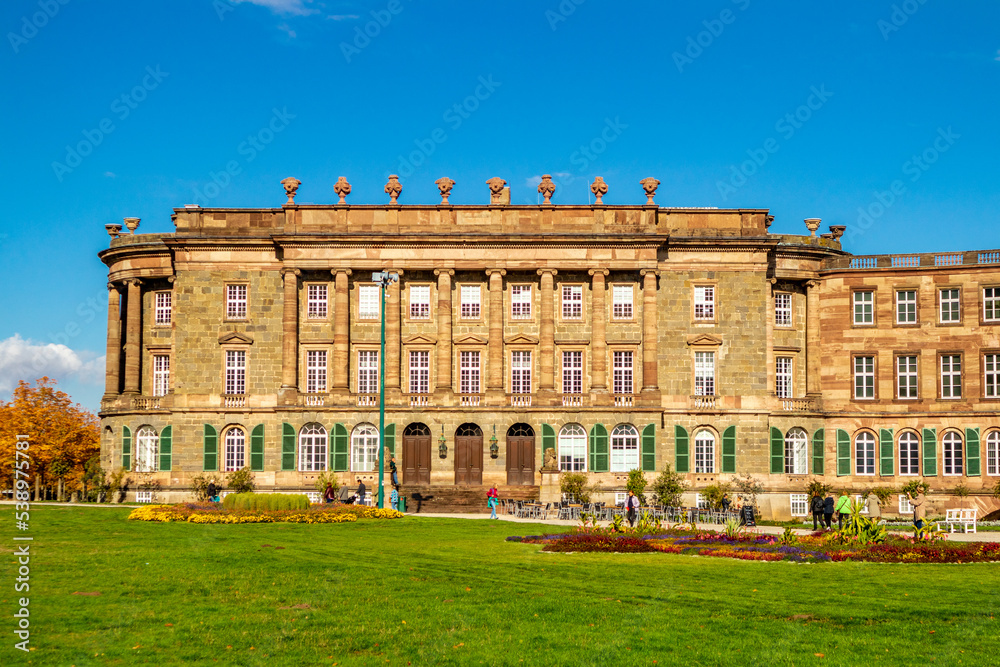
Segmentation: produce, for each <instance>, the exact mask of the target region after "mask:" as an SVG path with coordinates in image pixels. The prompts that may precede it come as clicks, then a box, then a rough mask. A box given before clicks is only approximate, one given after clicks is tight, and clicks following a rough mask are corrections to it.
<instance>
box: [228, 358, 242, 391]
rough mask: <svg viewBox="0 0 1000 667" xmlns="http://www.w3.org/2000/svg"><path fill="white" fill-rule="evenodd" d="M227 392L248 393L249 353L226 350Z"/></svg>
mask: <svg viewBox="0 0 1000 667" xmlns="http://www.w3.org/2000/svg"><path fill="white" fill-rule="evenodd" d="M226 393H227V394H245V393H247V353H246V352H244V351H243V350H226Z"/></svg>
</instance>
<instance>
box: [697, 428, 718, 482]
mask: <svg viewBox="0 0 1000 667" xmlns="http://www.w3.org/2000/svg"><path fill="white" fill-rule="evenodd" d="M694 471H695V473H701V474H709V475H710V474H714V473H715V434H714V433H712V432H711V431H709V430H708V429H702V430H700V431H698V432H697V433H695V434H694Z"/></svg>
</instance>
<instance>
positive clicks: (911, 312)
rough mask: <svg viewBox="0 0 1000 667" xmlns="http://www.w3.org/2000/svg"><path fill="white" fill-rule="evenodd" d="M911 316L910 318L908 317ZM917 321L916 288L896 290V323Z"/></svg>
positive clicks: (914, 322)
mask: <svg viewBox="0 0 1000 667" xmlns="http://www.w3.org/2000/svg"><path fill="white" fill-rule="evenodd" d="M911 317H912V319H910V318H911ZM916 323H917V290H915V289H901V290H896V324H916Z"/></svg>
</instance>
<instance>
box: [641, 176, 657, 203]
mask: <svg viewBox="0 0 1000 667" xmlns="http://www.w3.org/2000/svg"><path fill="white" fill-rule="evenodd" d="M639 185H641V186H642V189H643V191H644V192H645V193H646V206H656V202H655V201H653V195H655V194H656V188H658V187H660V182H659V181H658V180H656V179H655V178H653V177H652V176H649V177H648V178H644V179H642V180H641V181H639Z"/></svg>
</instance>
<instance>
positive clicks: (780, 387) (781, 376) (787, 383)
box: [774, 357, 794, 398]
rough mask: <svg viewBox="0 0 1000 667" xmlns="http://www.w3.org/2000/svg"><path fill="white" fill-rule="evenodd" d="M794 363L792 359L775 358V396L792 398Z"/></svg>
mask: <svg viewBox="0 0 1000 667" xmlns="http://www.w3.org/2000/svg"><path fill="white" fill-rule="evenodd" d="M792 363H793V362H792V357H775V358H774V395H775V396H777V397H778V398H792V388H793V381H794V380H793V378H794V376H793V375H792V368H793V366H792Z"/></svg>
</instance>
